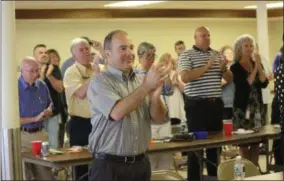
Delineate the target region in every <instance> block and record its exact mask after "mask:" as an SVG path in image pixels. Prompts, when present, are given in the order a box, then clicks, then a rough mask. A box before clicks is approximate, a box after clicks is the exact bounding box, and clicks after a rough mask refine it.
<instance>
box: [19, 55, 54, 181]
mask: <svg viewBox="0 0 284 181" xmlns="http://www.w3.org/2000/svg"><path fill="white" fill-rule="evenodd" d="M20 68H21V76H20V77H19V79H18V88H19V110H20V123H21V149H22V151H31V141H39V140H40V141H47V140H48V136H47V135H46V133H45V132H44V131H43V121H44V120H45V119H46V118H48V117H50V116H51V115H52V101H51V98H50V95H49V91H48V88H47V86H46V84H45V83H44V82H43V81H41V80H39V79H38V74H39V70H40V69H39V65H38V63H37V62H36V61H35V59H34V58H33V57H26V58H24V59H23V60H22V62H21V65H20ZM25 167H26V172H25V173H24V174H25V176H26V178H24V179H27V180H31V179H35V180H52V179H53V178H52V173H51V171H50V169H47V168H45V167H42V166H36V165H31V164H25Z"/></svg>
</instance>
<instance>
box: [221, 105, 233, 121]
mask: <svg viewBox="0 0 284 181" xmlns="http://www.w3.org/2000/svg"><path fill="white" fill-rule="evenodd" d="M223 119H233V108H232V107H225V108H224V109H223Z"/></svg>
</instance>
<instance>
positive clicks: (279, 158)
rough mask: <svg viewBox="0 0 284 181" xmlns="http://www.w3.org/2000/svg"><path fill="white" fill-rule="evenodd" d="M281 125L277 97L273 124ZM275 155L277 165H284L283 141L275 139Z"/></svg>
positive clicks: (273, 104)
mask: <svg viewBox="0 0 284 181" xmlns="http://www.w3.org/2000/svg"><path fill="white" fill-rule="evenodd" d="M279 123H280V109H279V102H278V101H277V98H276V96H275V97H274V99H273V101H272V112H271V124H279ZM273 154H274V160H275V164H276V165H283V164H284V162H283V161H282V160H283V159H284V156H282V155H283V152H281V140H280V139H275V140H274V141H273Z"/></svg>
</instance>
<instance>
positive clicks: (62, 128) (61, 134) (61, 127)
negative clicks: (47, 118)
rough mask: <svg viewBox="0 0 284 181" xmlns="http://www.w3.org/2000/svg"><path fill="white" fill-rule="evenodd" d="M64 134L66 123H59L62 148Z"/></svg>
mask: <svg viewBox="0 0 284 181" xmlns="http://www.w3.org/2000/svg"><path fill="white" fill-rule="evenodd" d="M64 135H65V123H59V134H58V137H59V138H58V139H59V147H60V148H62V147H63V145H64Z"/></svg>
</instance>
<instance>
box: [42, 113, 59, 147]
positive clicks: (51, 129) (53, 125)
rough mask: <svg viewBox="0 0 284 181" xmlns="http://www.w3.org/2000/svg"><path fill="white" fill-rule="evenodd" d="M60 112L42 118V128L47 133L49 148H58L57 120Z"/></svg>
mask: <svg viewBox="0 0 284 181" xmlns="http://www.w3.org/2000/svg"><path fill="white" fill-rule="evenodd" d="M60 119H61V118H60V114H58V115H56V116H53V117H50V118H48V119H46V120H44V129H45V131H46V132H47V134H48V142H49V146H50V148H53V149H57V148H59V121H60Z"/></svg>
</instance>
